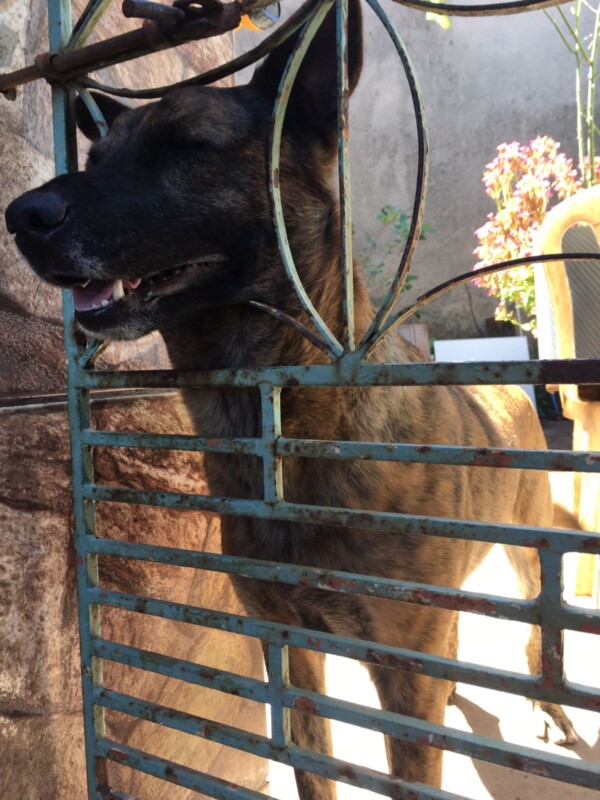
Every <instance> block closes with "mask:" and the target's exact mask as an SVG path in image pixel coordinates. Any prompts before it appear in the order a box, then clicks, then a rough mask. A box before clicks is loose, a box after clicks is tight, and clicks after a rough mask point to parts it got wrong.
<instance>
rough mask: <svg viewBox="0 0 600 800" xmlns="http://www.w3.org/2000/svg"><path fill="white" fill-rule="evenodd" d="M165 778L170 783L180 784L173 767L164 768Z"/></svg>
mask: <svg viewBox="0 0 600 800" xmlns="http://www.w3.org/2000/svg"><path fill="white" fill-rule="evenodd" d="M165 777H166V778H168V779H169V781H170V782H171V783H176V784H177V785H179V784H180V783H181V781H180V780H179V776H178V775H177V773H176V772H175V770H174V769H173V767H165Z"/></svg>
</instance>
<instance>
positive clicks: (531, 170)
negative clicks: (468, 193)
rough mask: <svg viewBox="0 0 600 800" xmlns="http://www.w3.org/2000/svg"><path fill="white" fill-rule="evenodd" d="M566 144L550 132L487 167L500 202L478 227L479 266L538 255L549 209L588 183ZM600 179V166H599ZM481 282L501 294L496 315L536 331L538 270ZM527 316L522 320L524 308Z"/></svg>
mask: <svg viewBox="0 0 600 800" xmlns="http://www.w3.org/2000/svg"><path fill="white" fill-rule="evenodd" d="M559 147H560V144H559V143H558V142H555V141H554V140H553V139H551V138H550V137H549V136H543V137H538V138H536V139H533V140H532V141H531V142H530V143H529V144H519V143H518V142H512V143H511V144H506V143H505V144H501V145H499V146H498V155H497V156H496V158H495V159H494V160H493V161H492V162H491V163H490V164H488V165H487V166H486V168H485V172H484V174H483V182H484V185H485V191H486V193H487V194H488V195H489V196H490V197H491V198H492V199H493V200H494V201H495V203H496V212H495V213H491V214H488V217H487V222H486V223H485V225H483V226H482V227H481V228H479V229H478V230H476V231H475V235H476V236H477V238H478V240H479V244H478V246H477V247H476V248H475V251H474V253H475V255H476V256H477V257H478V258H479V262H478V263H477V264H476V265H475V269H476V270H477V269H479V268H480V267H484V266H488V265H492V264H496V263H498V262H500V261H508V260H509V259H513V258H521V257H524V256H529V255H533V252H534V243H535V237H536V233H537V231H538V229H539V227H540V225H541V224H542V221H543V219H544V217H545V216H546V211H547V209H548V207H549V206H550V205H552V204H553V203H555V202H556V201H560V200H564V199H566V198H567V197H569V196H570V195H572V194H574V193H575V192H576V191H577V190H578V189H579V188H581V186H582V180H581V178H580V176H579V174H578V172H577V171H576V170H575V169H574V167H573V162H572V161H571V159H570V158H567V157H566V156H565V155H564V154H563V153H561V152H559ZM596 172H597V174H598V177H599V178H600V164H599V163H598V162H597V164H596ZM475 283H477V285H478V286H481V287H483V288H484V289H487V292H488V295H493V296H494V297H496V298H498V301H499V302H498V306H497V308H496V312H495V316H496V319H499V320H509V321H510V322H512V323H513V324H515V325H519V326H520V327H521V328H522V329H523V330H533V331H534V332H535V292H534V285H533V270H532V269H531V268H529V267H526V266H523V267H515V268H513V269H511V270H507V271H505V272H497V273H492V274H491V275H482V276H481V277H480V278H478V279H477V280H476V281H475ZM521 310H522V311H523V312H524V314H525V316H526V319H522V317H521V314H520V311H521Z"/></svg>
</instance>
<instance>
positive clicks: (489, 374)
mask: <svg viewBox="0 0 600 800" xmlns="http://www.w3.org/2000/svg"><path fill="white" fill-rule="evenodd" d="M258 374H259V373H258V372H255V371H254V370H251V369H220V370H213V371H211V372H208V371H196V370H167V369H156V370H114V371H101V370H96V371H94V372H81V373H80V374H79V385H80V386H81V387H82V388H86V389H110V388H134V387H135V388H138V387H165V388H167V387H168V388H173V389H175V388H177V389H180V388H183V387H184V386H185V387H189V388H196V389H197V388H200V387H204V388H211V389H215V390H218V389H219V388H222V387H225V386H228V387H236V388H238V389H242V388H254V387H256V383H257V375H258ZM260 379H261V381H263V382H266V383H271V384H273V385H275V386H281V387H282V388H284V389H285V388H286V387H290V386H292V387H298V386H306V387H309V386H313V387H317V386H363V387H366V386H472V385H478V386H493V385H511V384H523V385H530V384H542V385H544V384H547V383H571V384H582V385H583V384H594V385H595V384H597V383H598V361H597V359H593V358H581V359H576V358H573V359H569V358H565V359H552V360H547V361H546V360H544V361H511V362H499V363H489V362H486V361H482V362H477V361H472V362H469V363H445V362H441V361H438V362H417V363H407V364H368V363H360V364H358V365H357V364H356V362H355V361H354V360H352V361H351V360H347V359H342V360H341V361H339V362H338V363H336V364H335V365H333V364H331V365H329V364H315V365H313V366H292V367H265V368H264V369H261V370H260Z"/></svg>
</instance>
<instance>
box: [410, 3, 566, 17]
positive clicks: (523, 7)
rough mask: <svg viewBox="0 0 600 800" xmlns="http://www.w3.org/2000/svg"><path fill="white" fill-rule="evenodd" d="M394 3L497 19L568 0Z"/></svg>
mask: <svg viewBox="0 0 600 800" xmlns="http://www.w3.org/2000/svg"><path fill="white" fill-rule="evenodd" d="M394 2H395V3H398V5H401V6H407V7H408V8H414V9H416V10H417V11H431V12H433V13H434V14H448V16H454V17H498V16H504V15H507V14H521V13H523V12H524V11H537V10H539V9H542V8H552V7H553V6H560V5H565V4H566V3H567V2H569V0H533V2H532V1H531V0H509V2H506V3H475V4H474V5H463V4H462V3H448V4H446V3H441V4H438V3H432V2H428V0H394Z"/></svg>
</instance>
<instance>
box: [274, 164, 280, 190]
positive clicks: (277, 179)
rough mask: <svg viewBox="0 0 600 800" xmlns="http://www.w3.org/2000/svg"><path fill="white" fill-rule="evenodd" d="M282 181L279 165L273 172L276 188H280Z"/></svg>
mask: <svg viewBox="0 0 600 800" xmlns="http://www.w3.org/2000/svg"><path fill="white" fill-rule="evenodd" d="M279 185H280V181H279V167H277V168H276V169H275V171H274V172H273V186H274V187H275V188H276V189H279Z"/></svg>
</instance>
